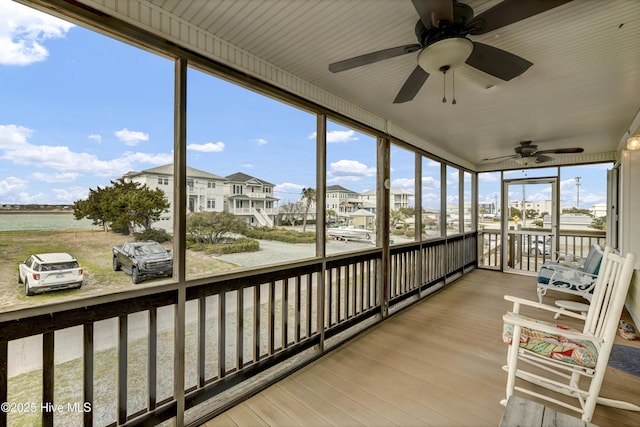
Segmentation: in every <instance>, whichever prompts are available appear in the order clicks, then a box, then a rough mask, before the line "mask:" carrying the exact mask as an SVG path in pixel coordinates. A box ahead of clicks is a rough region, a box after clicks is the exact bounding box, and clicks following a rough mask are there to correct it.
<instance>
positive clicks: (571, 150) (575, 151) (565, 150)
mask: <svg viewBox="0 0 640 427" xmlns="http://www.w3.org/2000/svg"><path fill="white" fill-rule="evenodd" d="M582 152H584V148H579V147H574V148H555V149H551V150H540V151H536V154H578V153H582Z"/></svg>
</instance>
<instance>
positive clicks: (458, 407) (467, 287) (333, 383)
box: [205, 270, 640, 427]
mask: <svg viewBox="0 0 640 427" xmlns="http://www.w3.org/2000/svg"><path fill="white" fill-rule="evenodd" d="M505 294H509V295H517V296H522V297H526V298H529V299H536V293H535V279H534V278H533V277H528V276H519V275H514V274H506V273H499V272H493V271H488V270H475V271H473V272H472V273H470V274H468V275H466V276H465V277H464V278H462V279H461V280H459V281H457V282H456V283H454V284H452V285H451V286H449V287H448V288H446V289H444V290H442V291H441V292H439V293H437V294H436V295H433V296H431V297H429V298H427V299H425V300H424V301H422V302H420V303H418V304H415V305H414V306H412V307H410V308H408V309H406V310H404V311H403V312H401V313H399V314H397V315H395V316H393V317H391V318H389V319H388V320H387V321H385V322H383V323H382V324H381V325H379V326H377V327H375V328H373V329H372V330H370V331H368V332H366V333H365V334H363V335H361V336H359V337H357V338H356V339H354V340H353V341H352V342H349V343H347V344H345V345H343V346H341V347H340V348H338V349H336V350H334V351H333V352H331V353H329V354H328V355H326V356H324V357H323V358H321V359H319V360H317V361H316V362H314V363H312V364H310V365H308V366H307V367H305V368H303V369H301V370H300V371H298V372H296V373H294V374H293V375H290V376H289V377H287V378H286V379H284V380H282V381H280V382H279V383H277V384H275V385H273V386H271V387H269V388H267V389H265V390H264V391H262V392H261V393H259V394H257V395H256V396H254V397H252V398H250V399H249V400H246V401H245V402H243V403H241V404H239V405H237V406H235V407H234V408H232V409H230V410H229V411H227V412H225V413H223V414H222V415H220V416H218V417H217V418H215V419H213V420H211V421H209V422H208V423H207V424H205V425H206V426H207V427H217V426H289V425H296V426H297V425H300V426H332V425H333V426H356V425H364V426H393V425H397V426H497V425H498V423H499V421H500V419H501V417H502V413H503V410H504V407H503V406H501V405H500V404H499V401H500V400H501V399H502V398H503V397H504V387H505V383H506V373H505V372H504V371H503V370H502V369H501V366H502V365H504V364H505V359H506V351H507V348H506V345H505V344H503V343H502V340H501V331H502V314H503V313H504V312H505V311H507V310H508V309H510V304H508V303H507V302H506V301H504V299H503V298H502V297H503V295H505ZM554 299H568V298H567V295H566V294H552V293H551V292H549V295H548V296H547V297H546V299H545V302H548V303H552V302H553V300H554ZM626 316H627V315H626V313H625V315H624V316H623V317H626ZM538 317H540V316H538ZM565 319H567V318H562V320H565ZM549 320H552V319H551V318H549ZM563 323H565V324H567V325H569V324H570V322H569V320H566V321H564V322H563ZM617 339H618V340H619V343H620V344H626V345H633V346H636V347H640V343H639V342H638V340H636V341H627V340H623V339H622V338H620V337H618V338H617ZM638 363H640V361H639V362H638ZM601 395H603V396H607V397H611V398H618V399H625V400H628V401H631V402H633V403H636V404H640V377H637V376H633V375H630V374H626V373H624V372H622V371H619V370H616V369H613V368H609V369H608V372H607V374H606V377H605V383H604V386H603V389H602V393H601ZM554 409H557V410H558V411H559V412H567V413H568V410H567V409H563V408H560V407H557V408H554ZM571 415H576V413H571ZM592 422H593V423H595V424H598V425H600V426H601V427H606V426H616V427H617V426H640V412H630V411H624V410H621V409H613V408H606V407H602V406H598V407H597V409H596V412H595V415H594V419H593V421H592Z"/></svg>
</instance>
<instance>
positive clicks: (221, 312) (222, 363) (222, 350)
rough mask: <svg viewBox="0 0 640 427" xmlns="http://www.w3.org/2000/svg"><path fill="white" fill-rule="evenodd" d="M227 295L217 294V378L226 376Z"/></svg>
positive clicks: (223, 293)
mask: <svg viewBox="0 0 640 427" xmlns="http://www.w3.org/2000/svg"><path fill="white" fill-rule="evenodd" d="M226 312H227V294H226V293H225V292H220V293H219V294H218V378H224V377H225V376H226V375H227V336H226V333H227V322H226V316H225V314H226Z"/></svg>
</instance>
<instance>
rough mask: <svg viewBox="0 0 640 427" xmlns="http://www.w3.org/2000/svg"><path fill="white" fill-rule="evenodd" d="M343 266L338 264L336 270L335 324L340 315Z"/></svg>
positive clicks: (338, 320)
mask: <svg viewBox="0 0 640 427" xmlns="http://www.w3.org/2000/svg"><path fill="white" fill-rule="evenodd" d="M343 269H344V267H343V266H340V267H338V268H337V271H336V281H337V283H336V324H337V323H340V320H341V319H342V317H341V316H340V313H341V311H342V272H343Z"/></svg>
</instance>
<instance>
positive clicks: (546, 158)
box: [536, 153, 553, 163]
mask: <svg viewBox="0 0 640 427" xmlns="http://www.w3.org/2000/svg"><path fill="white" fill-rule="evenodd" d="M549 160H553V157H549V156H545V155H544V154H540V153H536V163H544V162H548V161H549Z"/></svg>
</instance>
